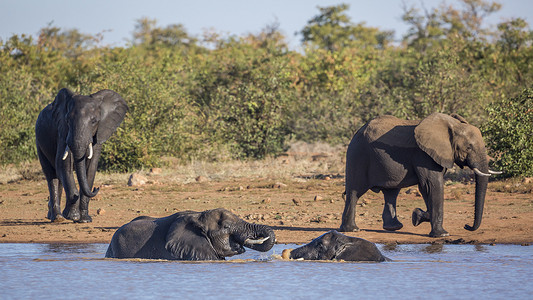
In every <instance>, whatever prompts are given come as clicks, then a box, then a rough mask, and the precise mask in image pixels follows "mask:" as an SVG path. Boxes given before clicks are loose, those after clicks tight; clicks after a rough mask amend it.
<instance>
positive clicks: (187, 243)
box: [105, 208, 276, 260]
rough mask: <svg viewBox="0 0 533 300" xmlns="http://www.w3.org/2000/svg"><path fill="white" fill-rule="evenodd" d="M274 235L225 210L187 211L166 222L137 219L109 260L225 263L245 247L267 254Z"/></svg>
mask: <svg viewBox="0 0 533 300" xmlns="http://www.w3.org/2000/svg"><path fill="white" fill-rule="evenodd" d="M275 241H276V236H275V235H274V231H273V230H272V229H271V228H270V227H268V226H265V225H259V224H250V223H248V222H245V221H243V220H241V219H239V217H237V216H236V215H235V214H233V213H231V212H229V211H228V210H225V209H223V208H218V209H213V210H207V211H204V212H194V211H184V212H178V213H175V214H173V215H170V216H167V217H163V218H152V217H138V218H136V219H133V220H132V221H131V222H129V223H127V224H125V225H123V226H122V227H120V228H119V229H118V230H117V231H116V232H115V234H114V235H113V238H112V239H111V243H110V244H109V247H108V248H107V252H106V255H105V256H106V257H112V258H150V259H170V260H224V258H225V257H229V256H233V255H236V254H241V253H244V252H245V250H244V247H248V248H251V249H254V250H257V251H261V252H266V251H268V250H270V249H271V248H272V246H274V243H275Z"/></svg>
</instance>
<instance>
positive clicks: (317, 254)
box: [290, 230, 390, 262]
mask: <svg viewBox="0 0 533 300" xmlns="http://www.w3.org/2000/svg"><path fill="white" fill-rule="evenodd" d="M290 258H292V259H298V258H303V259H304V260H345V261H373V262H382V261H390V259H388V258H386V257H385V256H383V254H381V252H380V251H379V249H378V248H377V247H376V245H375V244H374V243H372V242H369V241H367V240H364V239H360V238H356V237H351V236H347V235H344V234H342V233H339V232H337V231H336V230H331V231H329V232H327V233H324V234H323V235H321V236H319V237H317V238H316V239H314V240H312V241H311V242H310V243H309V244H306V245H303V246H302V247H299V248H296V249H294V250H292V251H291V253H290Z"/></svg>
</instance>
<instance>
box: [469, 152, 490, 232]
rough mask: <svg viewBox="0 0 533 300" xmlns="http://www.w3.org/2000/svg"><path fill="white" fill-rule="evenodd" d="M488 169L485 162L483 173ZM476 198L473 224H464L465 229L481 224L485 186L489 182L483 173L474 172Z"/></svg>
mask: <svg viewBox="0 0 533 300" xmlns="http://www.w3.org/2000/svg"><path fill="white" fill-rule="evenodd" d="M488 171H489V168H488V164H487V163H486V162H485V163H484V166H483V168H482V172H483V173H487V172H488ZM475 176H476V177H475V178H476V196H475V197H476V199H475V205H474V206H475V208H474V209H475V212H474V226H470V225H468V224H467V225H465V229H466V230H470V231H474V230H477V229H478V228H479V226H480V225H481V219H482V218H483V206H484V204H485V194H486V192H487V186H488V183H489V177H488V176H485V175H484V174H478V173H476V175H475Z"/></svg>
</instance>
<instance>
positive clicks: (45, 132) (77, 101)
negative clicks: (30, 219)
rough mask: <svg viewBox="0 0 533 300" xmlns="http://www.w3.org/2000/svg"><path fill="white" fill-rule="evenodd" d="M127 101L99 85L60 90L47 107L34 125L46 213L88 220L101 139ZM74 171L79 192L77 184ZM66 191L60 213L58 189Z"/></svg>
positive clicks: (119, 118)
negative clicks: (90, 90)
mask: <svg viewBox="0 0 533 300" xmlns="http://www.w3.org/2000/svg"><path fill="white" fill-rule="evenodd" d="M127 110H128V106H127V105H126V102H125V101H124V99H122V97H120V95H119V94H117V93H115V92H113V91H111V90H102V91H99V92H97V93H94V94H92V95H89V96H83V95H76V94H74V93H73V92H71V91H70V90H68V89H62V90H60V91H59V93H58V94H57V96H56V97H55V100H54V102H52V103H50V104H49V105H48V106H46V107H45V108H44V109H43V110H42V111H41V113H40V114H39V117H38V118H37V123H36V124H35V140H36V146H37V155H38V157H39V161H40V162H41V167H42V169H43V172H44V175H45V176H46V181H47V182H48V190H49V192H50V198H49V202H48V216H47V218H48V219H50V220H51V221H52V222H62V221H64V220H65V218H67V219H70V220H73V221H75V222H83V223H84V222H91V221H92V219H91V217H90V216H89V200H90V198H92V197H94V196H96V194H97V193H98V189H94V190H92V191H91V189H92V186H93V183H94V177H95V175H96V168H97V166H98V159H99V158H100V153H101V151H102V144H103V143H104V142H105V141H106V140H107V139H108V138H109V137H110V136H111V135H112V134H113V132H114V131H115V130H116V129H117V127H118V126H119V125H120V123H121V122H122V120H123V119H124V116H125V115H126V111H127ZM74 170H75V171H76V174H77V177H78V184H79V186H80V191H79V192H78V189H77V188H76V184H75V182H74V176H73V171H74ZM63 188H64V189H65V194H66V200H65V202H66V204H65V210H63V213H61V193H62V190H63Z"/></svg>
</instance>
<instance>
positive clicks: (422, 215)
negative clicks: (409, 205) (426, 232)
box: [411, 208, 430, 227]
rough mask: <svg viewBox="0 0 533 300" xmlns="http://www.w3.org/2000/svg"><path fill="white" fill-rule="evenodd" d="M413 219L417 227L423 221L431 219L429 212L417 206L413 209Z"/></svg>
mask: <svg viewBox="0 0 533 300" xmlns="http://www.w3.org/2000/svg"><path fill="white" fill-rule="evenodd" d="M411 219H412V221H413V226H415V227H416V226H418V225H420V223H422V222H429V221H430V219H429V216H428V213H427V212H425V211H423V210H422V209H420V208H415V209H414V210H413V215H412V217H411Z"/></svg>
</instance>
